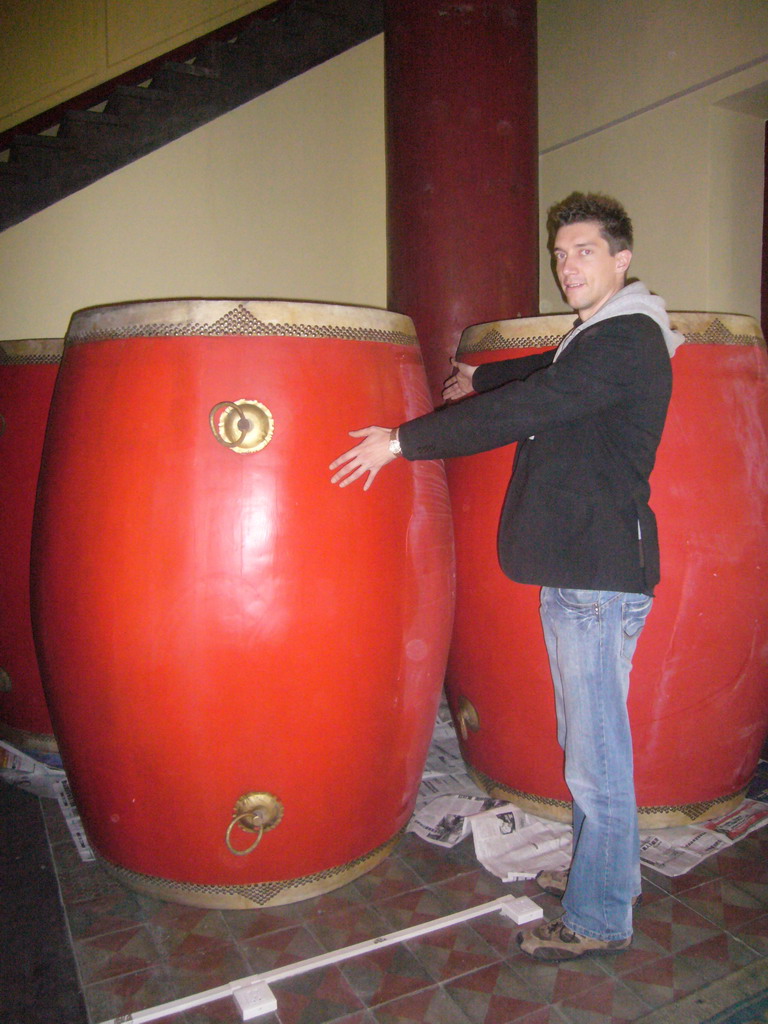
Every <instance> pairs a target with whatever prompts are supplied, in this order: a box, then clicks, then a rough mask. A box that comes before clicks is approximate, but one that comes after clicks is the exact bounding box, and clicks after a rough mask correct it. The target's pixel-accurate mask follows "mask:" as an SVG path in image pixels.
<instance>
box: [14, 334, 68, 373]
mask: <svg viewBox="0 0 768 1024" xmlns="http://www.w3.org/2000/svg"><path fill="white" fill-rule="evenodd" d="M63 350H64V340H63V339H62V338H35V339H30V340H27V341H0V366H43V365H56V364H57V363H60V362H61V353H62V352H63Z"/></svg>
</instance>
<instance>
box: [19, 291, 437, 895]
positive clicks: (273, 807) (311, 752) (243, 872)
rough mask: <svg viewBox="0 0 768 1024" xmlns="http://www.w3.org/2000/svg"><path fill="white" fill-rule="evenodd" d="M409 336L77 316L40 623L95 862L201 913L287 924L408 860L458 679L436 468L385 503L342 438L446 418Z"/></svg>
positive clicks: (45, 482) (171, 316)
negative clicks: (425, 780) (415, 816)
mask: <svg viewBox="0 0 768 1024" xmlns="http://www.w3.org/2000/svg"><path fill="white" fill-rule="evenodd" d="M429 408H430V402H429V397H428V391H427V385H426V378H425V374H424V369H423V365H422V360H421V355H420V350H419V346H418V342H417V339H416V336H415V333H414V330H413V324H412V323H411V321H410V319H408V318H407V317H404V316H400V315H396V314H392V313H387V312H383V311H379V310H372V309H361V308H351V307H345V306H331V305H322V304H313V303H288V302H267V301H242V302H235V301H205V300H188V301H172V300H169V301H161V302H142V303H131V304H125V305H119V306H115V307H102V308H96V309H91V310H85V311H81V312H78V313H76V314H75V315H74V316H73V318H72V321H71V324H70V329H69V332H68V334H67V339H66V346H65V350H64V355H63V358H62V363H61V369H60V372H59V378H58V381H57V385H56V391H55V394H54V398H53V402H52V406H51V415H50V422H49V430H48V436H47V440H46V446H45V451H44V455H43V464H42V469H41V478H40V491H39V498H38V503H37V510H36V520H35V531H34V542H33V549H34V553H33V562H34V568H35V584H34V588H33V616H34V622H35V631H36V640H37V645H38V651H39V654H40V660H41V665H42V669H43V676H44V680H45V685H46V689H47V693H48V698H49V702H50V705H51V712H52V717H53V719H54V722H55V725H56V731H57V735H58V737H59V743H60V747H61V752H62V757H63V761H64V767H65V769H66V772H67V776H68V778H69V780H70V782H71V784H72V788H73V791H74V794H75V798H76V802H77V805H78V809H79V811H80V814H81V816H82V819H83V823H84V825H85V829H86V832H87V834H88V837H89V839H90V841H91V844H92V845H93V847H94V849H95V851H96V852H97V854H98V856H99V857H100V858H101V860H102V861H103V863H104V864H105V865H106V866H107V867H109V868H111V869H112V870H113V871H114V872H115V873H116V874H117V876H118V877H119V878H120V879H122V880H123V881H124V882H125V883H126V884H128V885H129V886H132V887H133V888H136V889H138V890H141V891H144V892H148V893H151V894H153V895H155V896H159V897H161V898H164V899H169V900H173V901H176V902H181V903H188V904H192V905H196V906H209V907H230V908H238V907H255V906H265V905H268V904H279V903H290V902H294V901H296V900H300V899H304V898H307V897H309V896H314V895H317V894H318V893H322V892H325V891H328V890H330V889H334V888H336V887H337V886H340V885H342V884H344V883H345V882H348V881H350V880H351V879H353V878H355V877H357V876H359V875H361V874H363V873H364V872H365V871H367V870H369V869H370V868H371V867H373V866H374V865H375V864H377V863H378V862H379V861H380V860H381V859H382V858H383V857H385V856H386V855H387V853H388V852H389V851H390V850H391V849H392V848H393V846H394V845H395V843H396V841H397V839H398V837H399V835H400V833H401V832H402V830H403V829H404V827H405V826H406V824H407V823H408V820H409V818H410V815H411V812H412V810H413V806H414V803H415V799H416V795H417V791H418V787H419V784H420V781H421V774H422V770H423V766H424V762H425V758H426V754H427V750H428V747H429V742H430V738H431V733H432V727H433V724H434V719H435V713H436V709H437V706H438V703H439V698H440V693H441V687H442V682H443V677H444V670H445V663H446V658H447V651H448V644H449V640H450V629H451V621H452V611H453V582H454V570H453V542H452V526H451V513H450V506H449V501H448V492H447V486H446V482H445V477H444V473H443V470H442V467H441V465H440V464H439V463H423V464H410V463H408V462H406V461H405V460H400V461H399V462H398V463H397V464H395V465H393V466H392V467H391V468H390V471H389V472H388V473H387V474H385V475H384V476H382V477H381V478H380V479H379V480H377V482H376V486H375V487H374V488H373V489H372V490H371V491H370V492H363V490H362V487H356V488H355V487H353V488H350V489H348V490H340V489H339V488H338V487H334V486H332V485H331V483H330V473H329V470H328V466H329V464H330V462H331V461H332V460H333V459H334V458H335V457H336V456H337V455H339V454H340V453H341V452H342V451H344V450H345V448H346V447H351V446H352V445H353V444H354V443H355V442H354V439H352V438H350V437H349V435H348V431H349V430H350V429H353V428H355V427H361V426H365V425H367V424H369V423H377V422H378V423H382V424H395V423H398V422H401V421H402V420H404V419H407V418H410V417H413V416H417V415H419V414H421V413H422V412H424V411H427V410H429Z"/></svg>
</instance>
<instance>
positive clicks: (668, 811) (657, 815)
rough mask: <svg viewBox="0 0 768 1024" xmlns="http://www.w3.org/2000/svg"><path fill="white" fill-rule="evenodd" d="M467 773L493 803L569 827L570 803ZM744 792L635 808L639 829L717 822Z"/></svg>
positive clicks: (475, 772)
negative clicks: (711, 820) (514, 807)
mask: <svg viewBox="0 0 768 1024" xmlns="http://www.w3.org/2000/svg"><path fill="white" fill-rule="evenodd" d="M467 771H468V773H469V776H470V778H471V779H472V781H473V782H475V783H476V784H477V785H478V786H479V787H480V788H481V789H484V790H485V792H486V793H487V794H488V796H491V797H493V799H494V800H507V801H508V802H509V803H511V804H515V805H516V806H517V807H520V808H521V809H522V810H524V811H528V812H529V813H530V814H535V815H537V816H538V817H540V818H546V819H548V820H549V821H560V822H565V823H566V824H570V823H571V818H572V815H571V804H570V802H569V801H565V800H555V799H553V798H551V797H544V796H537V795H536V794H534V793H524V792H522V790H519V789H513V788H511V787H510V786H505V785H504V784H503V783H501V782H496V781H495V780H494V779H492V778H490V776H488V775H486V774H485V773H484V772H481V771H479V770H478V769H477V768H473V767H472V766H471V765H467ZM746 792H747V788H746V786H745V787H744V788H743V789H740V790H739V791H738V792H736V793H729V794H728V795H727V796H720V797H717V799H715V800H701V801H698V802H697V803H692V804H679V805H675V804H668V805H666V806H661V807H638V809H637V816H638V821H639V822H640V828H641V829H657V828H676V827H678V826H680V825H698V824H700V823H701V822H704V821H709V820H710V819H711V818H719V817H720V815H722V814H728V813H729V812H730V811H732V810H733V809H734V808H735V807H738V806H739V804H740V803H741V802H742V800H743V799H744V797H745V796H746Z"/></svg>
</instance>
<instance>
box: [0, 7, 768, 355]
mask: <svg viewBox="0 0 768 1024" xmlns="http://www.w3.org/2000/svg"><path fill="white" fill-rule="evenodd" d="M88 2H92V0H88ZM112 2H113V3H114V4H118V0H112ZM120 2H121V3H122V2H124V3H128V2H129V0H120ZM131 2H133V0H131ZM198 2H200V3H201V2H202V0H183V3H189V4H193V3H198ZM0 3H11V0H0ZM146 3H149V0H140V5H143V4H146ZM180 3H182V0H180ZM223 3H224V0H222V4H223ZM87 9H88V6H87V2H86V3H84V4H83V6H82V10H84V11H85V10H87ZM206 9H210V4H207V5H206ZM104 10H105V11H106V7H105V8H104ZM539 16H540V17H539V33H540V51H539V60H540V75H539V77H540V83H539V85H540V123H541V133H540V142H541V157H540V209H541V216H542V239H544V234H543V224H544V217H545V211H546V208H547V207H548V206H549V205H550V204H551V203H552V202H554V201H555V200H557V199H559V198H561V197H562V196H563V195H565V194H566V193H567V192H569V191H571V190H573V189H575V188H578V189H585V190H586V189H598V190H602V191H607V192H610V193H614V194H616V195H618V196H619V197H620V198H621V199H622V200H623V201H624V202H625V203H626V205H627V207H628V209H629V211H630V213H631V215H632V217H633V220H634V222H635V231H636V236H637V246H636V251H635V259H634V262H633V272H634V273H635V274H636V275H637V276H639V277H641V278H642V279H644V280H645V281H646V282H647V284H648V285H649V287H651V288H652V289H653V290H655V291H658V292H659V293H660V294H662V295H663V296H664V297H665V298H666V299H667V303H668V305H669V307H670V308H671V309H710V310H720V311H731V312H741V313H749V314H751V315H753V316H757V315H759V301H760V287H759V285H760V282H759V267H760V251H761V224H762V192H763V131H764V120H765V118H766V116H768V60H766V52H768V3H767V2H766V0H569V2H567V3H566V2H564V0H539ZM85 22H87V18H85ZM85 22H84V24H85ZM126 26H127V23H126ZM177 28H178V26H175V27H174V26H173V25H171V26H167V25H166V26H165V28H164V29H163V30H162V32H160V33H159V34H160V35H162V34H163V32H165V33H166V35H167V34H168V33H169V32H173V31H176V29H177ZM83 31H85V29H83ZM129 36H130V33H129V32H128V29H127V27H126V34H125V39H124V43H123V45H122V51H121V52H128V51H129V50H130V49H131V46H130V45H129V44H128V43H127V42H126V41H125V40H127V39H128V38H129ZM383 91H384V86H383V40H382V38H381V37H379V38H377V39H374V40H371V41H370V42H368V43H365V44H363V45H362V46H359V47H357V48H355V49H354V50H352V51H350V52H349V53H347V54H343V55H342V56H340V57H338V58H336V59H335V60H333V61H329V62H327V63H326V64H323V65H321V66H320V67H318V68H315V69H314V70H312V71H310V72H308V73H307V74H306V75H303V76H301V77H300V78H299V79H296V80H294V81H292V82H289V83H287V84H286V85H284V86H281V87H280V88H278V89H275V90H273V91H271V92H269V93H267V94H266V95H264V96H262V97H260V98H258V99H257V100H255V101H253V102H252V103H250V104H247V105H246V106H244V107H242V108H240V109H239V110H237V111H234V112H233V113H231V114H229V115H226V116H225V117H222V118H220V119H218V120H217V121H215V122H213V123H212V124H210V125H207V126H206V127H204V128H201V129H199V130H198V131H196V132H194V133H192V134H191V135H189V136H187V137H186V138H184V139H181V140H179V141H178V142H175V143H172V144H171V145H170V146H167V147H165V148H164V149H163V150H161V151H159V152H157V153H154V154H152V155H150V156H148V157H145V158H144V159H142V160H139V161H137V162H136V163H135V164H133V165H131V166H129V167H126V168H124V169H123V170H121V171H119V172H117V173H115V174H113V175H110V176H109V177H108V178H105V179H103V180H102V181H100V182H98V183H97V184H95V185H93V186H91V187H90V188H89V189H87V190H85V191H83V192H81V193H79V194H77V195H75V196H71V197H69V198H68V199H66V200H64V201H63V202H61V203H59V204H57V205H56V206H54V207H52V208H50V209H48V210H45V211H43V212H42V213H40V214H37V215H36V216H34V217H32V218H30V219H29V220H28V221H25V222H23V223H22V224H19V225H17V226H16V227H14V228H11V229H9V230H8V231H6V232H4V233H2V234H0V338H4V339H13V338H24V337H46V336H57V335H60V334H62V333H63V332H64V331H65V330H66V326H67V323H68V319H69V316H70V314H71V312H72V311H73V310H75V309H77V308H81V307H83V306H86V305H93V304H101V303H105V302H116V301H130V300H134V299H144V298H165V297H172V296H181V295H184V296H204V297H205V296H208V297H214V296H242V297H254V298H258V297H262V298H271V297H283V298H290V299H311V300H317V301H325V302H340V303H353V304H362V305H372V306H383V305H384V304H385V302H386V226H385V180H384V175H385V163H384V100H383ZM542 252H543V255H542V265H541V310H542V312H552V311H559V310H564V309H565V308H566V307H565V305H564V304H563V302H562V299H561V297H560V295H559V292H558V290H557V287H556V285H555V283H554V280H553V278H552V276H551V272H550V268H549V260H548V257H547V256H546V253H544V251H543V245H542Z"/></svg>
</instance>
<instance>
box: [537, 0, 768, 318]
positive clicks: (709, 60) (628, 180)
mask: <svg viewBox="0 0 768 1024" xmlns="http://www.w3.org/2000/svg"><path fill="white" fill-rule="evenodd" d="M539 13H540V24H539V33H540V39H539V67H540V75H539V85H540V108H539V111H540V144H541V157H540V181H539V184H540V197H539V198H540V210H541V225H542V239H544V238H545V237H546V236H545V234H544V224H545V222H546V209H547V208H548V207H549V206H550V205H551V204H552V203H553V202H555V201H557V200H558V199H560V198H562V197H563V196H564V195H566V194H568V193H569V192H571V191H572V190H574V189H578V190H581V191H588V190H595V191H604V192H608V193H610V194H613V195H616V196H617V197H618V198H619V199H621V200H622V202H624V204H625V205H626V207H627V209H628V211H629V213H630V215H631V216H632V219H633V222H634V225H635V236H636V237H635V243H636V247H635V256H634V260H633V265H632V272H633V274H634V275H635V276H638V277H640V278H641V279H643V280H644V281H645V282H646V284H647V285H648V286H649V288H651V290H653V291H656V292H658V293H659V294H661V295H663V296H664V298H665V299H666V300H667V305H668V307H669V308H670V309H706V310H712V311H724V312H740V313H748V314H750V315H752V316H759V314H760V254H761V244H762V239H761V233H762V208H763V149H764V122H765V119H766V118H767V117H768V86H767V85H766V83H768V3H766V2H765V0H572V2H570V3H568V4H564V3H562V0H539ZM629 55H631V58H630V56H629ZM540 279H541V292H540V300H541V310H542V312H556V311H559V310H565V309H566V308H567V307H566V306H565V304H564V303H563V301H562V297H561V296H560V293H559V291H558V289H557V285H556V283H555V281H554V278H553V276H552V272H551V267H550V262H549V258H548V256H547V254H546V252H543V253H542V261H541V278H540Z"/></svg>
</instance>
